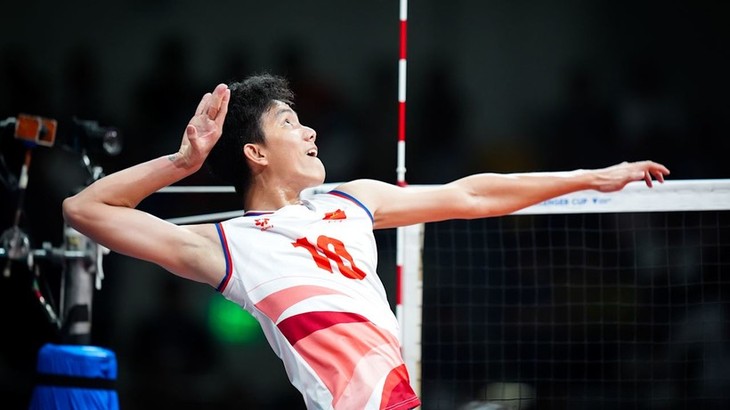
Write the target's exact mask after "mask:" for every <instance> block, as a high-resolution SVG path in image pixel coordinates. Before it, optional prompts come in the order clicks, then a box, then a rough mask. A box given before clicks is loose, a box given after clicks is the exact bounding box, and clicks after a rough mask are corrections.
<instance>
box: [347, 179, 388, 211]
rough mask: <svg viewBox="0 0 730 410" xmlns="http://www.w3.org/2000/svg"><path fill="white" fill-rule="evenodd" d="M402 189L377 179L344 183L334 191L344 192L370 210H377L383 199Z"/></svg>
mask: <svg viewBox="0 0 730 410" xmlns="http://www.w3.org/2000/svg"><path fill="white" fill-rule="evenodd" d="M398 189H400V188H399V187H398V186H397V185H393V184H389V183H387V182H383V181H378V180H375V179H356V180H353V181H350V182H345V183H342V184H340V185H338V186H336V187H335V188H334V191H339V192H344V193H345V194H348V195H350V196H352V197H354V198H357V199H358V200H359V201H360V202H362V203H363V204H364V205H365V206H367V207H368V208H370V209H377V208H378V207H379V205H380V201H382V199H383V198H387V197H389V194H390V193H392V192H393V190H398Z"/></svg>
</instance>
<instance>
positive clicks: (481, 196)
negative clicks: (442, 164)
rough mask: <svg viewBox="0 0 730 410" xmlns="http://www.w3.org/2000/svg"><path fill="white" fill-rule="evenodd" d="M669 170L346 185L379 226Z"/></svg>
mask: <svg viewBox="0 0 730 410" xmlns="http://www.w3.org/2000/svg"><path fill="white" fill-rule="evenodd" d="M668 174H669V170H668V169H667V168H666V167H665V166H664V165H662V164H659V163H656V162H653V161H641V162H630V163H629V162H623V163H621V164H617V165H614V166H611V167H607V168H602V169H595V170H576V171H570V172H534V173H521V174H476V175H471V176H468V177H465V178H461V179H458V180H456V181H454V182H451V183H448V184H445V185H440V186H434V187H427V188H418V187H413V188H400V187H396V186H394V185H390V184H386V183H383V182H378V181H372V180H357V181H353V182H350V183H347V184H344V185H342V186H340V187H339V188H338V189H341V190H342V191H345V192H347V193H349V194H351V195H353V196H355V197H356V198H358V199H359V200H361V201H363V202H364V203H365V205H366V206H367V207H368V208H369V209H370V210H371V212H372V213H373V216H374V218H375V228H392V227H397V226H405V225H411V224H415V223H421V222H434V221H442V220H446V219H474V218H485V217H491V216H499V215H506V214H510V213H512V212H515V211H518V210H520V209H522V208H526V207H528V206H531V205H534V204H537V203H540V202H542V201H545V200H548V199H551V198H554V197H557V196H560V195H565V194H568V193H571V192H576V191H582V190H589V189H590V190H596V191H601V192H613V191H618V190H621V189H623V187H624V186H626V184H628V183H629V182H632V181H641V180H643V181H645V182H646V184H647V186H649V187H652V179H656V180H657V181H659V182H664V176H665V175H668Z"/></svg>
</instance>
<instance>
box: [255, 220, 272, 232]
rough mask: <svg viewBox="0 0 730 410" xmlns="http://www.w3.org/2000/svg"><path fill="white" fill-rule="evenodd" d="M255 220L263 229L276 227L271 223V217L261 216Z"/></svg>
mask: <svg viewBox="0 0 730 410" xmlns="http://www.w3.org/2000/svg"><path fill="white" fill-rule="evenodd" d="M254 222H255V223H256V226H258V227H259V228H261V230H262V231H265V230H267V229H270V228H273V227H274V225H271V224H270V223H269V218H259V219H256V220H254Z"/></svg>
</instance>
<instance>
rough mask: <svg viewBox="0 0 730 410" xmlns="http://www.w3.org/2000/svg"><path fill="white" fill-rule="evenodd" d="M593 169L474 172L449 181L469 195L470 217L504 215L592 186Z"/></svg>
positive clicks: (592, 187)
mask: <svg viewBox="0 0 730 410" xmlns="http://www.w3.org/2000/svg"><path fill="white" fill-rule="evenodd" d="M595 179H596V176H595V175H594V173H593V172H592V171H583V170H577V171H570V172H536V173H526V174H477V175H471V176H468V177H465V178H462V179H459V180H457V181H454V182H453V183H452V184H453V185H455V186H456V187H457V188H458V189H459V190H461V191H462V192H464V193H465V194H466V195H467V197H468V204H469V213H470V216H472V217H484V216H495V215H505V214H509V213H512V212H515V211H517V210H520V209H522V208H525V207H528V206H531V205H534V204H537V203H540V202H542V201H545V200H548V199H550V198H554V197H557V196H560V195H565V194H568V193H571V192H576V191H581V190H586V189H594V188H595V184H594V182H595Z"/></svg>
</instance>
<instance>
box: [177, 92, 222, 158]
mask: <svg viewBox="0 0 730 410" xmlns="http://www.w3.org/2000/svg"><path fill="white" fill-rule="evenodd" d="M230 98H231V90H229V89H228V86H227V85H226V84H218V86H216V88H215V89H214V90H213V92H212V93H206V94H205V95H203V98H202V99H201V100H200V103H198V107H197V108H196V110H195V115H194V116H193V117H192V118H191V119H190V122H189V123H188V125H187V127H185V132H184V133H183V137H182V143H181V144H180V150H179V151H178V154H179V155H180V157H181V158H182V159H183V160H184V162H185V164H187V165H188V166H191V167H192V166H200V165H202V163H203V162H204V161H205V158H206V157H207V156H208V153H209V152H210V150H211V149H213V146H214V145H215V144H216V142H218V139H219V138H220V136H221V134H222V132H223V121H224V120H225V118H226V113H227V112H228V101H229V100H230Z"/></svg>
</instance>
